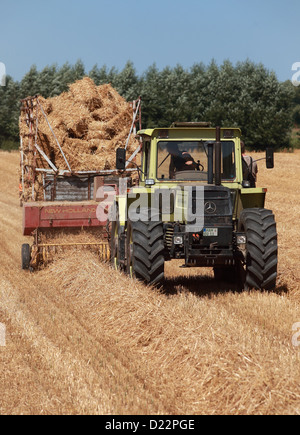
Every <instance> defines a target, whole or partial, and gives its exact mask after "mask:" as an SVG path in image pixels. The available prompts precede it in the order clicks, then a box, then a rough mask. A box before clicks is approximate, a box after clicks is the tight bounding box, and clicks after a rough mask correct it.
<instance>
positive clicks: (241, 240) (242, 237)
mask: <svg viewBox="0 0 300 435" xmlns="http://www.w3.org/2000/svg"><path fill="white" fill-rule="evenodd" d="M236 243H237V245H246V243H247V237H246V236H245V235H240V236H237V238H236Z"/></svg>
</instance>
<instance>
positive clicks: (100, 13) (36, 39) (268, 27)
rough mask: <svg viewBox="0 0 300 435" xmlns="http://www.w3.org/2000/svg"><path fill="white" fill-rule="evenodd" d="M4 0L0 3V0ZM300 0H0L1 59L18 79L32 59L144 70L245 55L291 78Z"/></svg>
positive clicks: (299, 55) (298, 52) (299, 50)
mask: <svg viewBox="0 0 300 435" xmlns="http://www.w3.org/2000/svg"><path fill="white" fill-rule="evenodd" d="M1 3H2V4H1ZM299 18H300V1H299V0H285V1H283V0H281V1H279V0H260V1H259V0H251V1H249V0H148V1H145V0H123V1H122V0H84V1H79V0H51V1H47V2H46V1H45V0H10V1H5V3H4V0H0V62H3V63H5V65H6V71H7V74H9V75H11V76H12V77H13V78H14V79H16V80H20V79H21V78H22V77H23V76H24V74H25V73H26V72H27V71H28V70H29V68H30V66H31V65H33V64H36V65H37V67H38V69H39V70H41V69H43V68H44V67H45V66H46V65H52V64H55V63H56V64H58V65H59V66H61V65H62V64H64V63H65V62H67V61H68V62H70V63H71V64H74V63H75V62H76V61H77V60H78V59H82V61H83V62H84V64H85V66H86V69H87V71H89V70H90V69H91V68H92V67H93V66H94V65H95V64H98V66H102V65H104V64H105V65H107V67H109V68H111V67H113V66H115V67H116V68H117V69H119V70H121V69H122V68H123V67H124V66H125V64H126V62H127V60H131V61H132V62H133V63H134V65H135V67H136V70H137V72H138V74H142V73H143V72H144V71H145V70H146V69H147V68H148V67H149V66H150V65H152V64H153V63H156V65H157V67H158V68H159V69H163V68H164V67H165V66H175V65H176V64H181V65H182V66H183V67H185V68H189V67H191V66H192V65H193V64H194V63H198V62H203V63H204V64H209V63H210V61H211V60H212V59H215V60H216V62H217V63H218V64H221V63H222V62H223V61H224V60H225V59H229V60H231V61H232V62H233V63H234V64H235V63H236V62H238V61H243V60H246V59H250V60H252V61H254V62H256V63H260V62H261V63H263V64H264V65H265V66H266V67H267V68H268V69H270V70H272V71H275V73H276V74H277V77H278V79H279V80H287V79H291V77H292V74H293V73H292V72H291V69H292V64H293V63H295V62H300V25H299Z"/></svg>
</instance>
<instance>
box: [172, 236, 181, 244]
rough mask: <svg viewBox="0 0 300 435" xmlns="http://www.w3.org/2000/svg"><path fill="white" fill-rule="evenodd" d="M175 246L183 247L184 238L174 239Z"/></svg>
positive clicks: (176, 237)
mask: <svg viewBox="0 0 300 435" xmlns="http://www.w3.org/2000/svg"><path fill="white" fill-rule="evenodd" d="M174 245H183V237H182V236H175V237H174Z"/></svg>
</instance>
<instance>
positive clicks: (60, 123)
mask: <svg viewBox="0 0 300 435" xmlns="http://www.w3.org/2000/svg"><path fill="white" fill-rule="evenodd" d="M39 102H40V104H41V106H42V107H43V110H44V112H45V113H46V115H47V119H48V122H49V123H50V125H51V128H52V130H53V132H51V130H50V128H49V125H48V122H47V120H46V119H45V117H44V115H43V113H42V111H41V110H40V109H39V107H38V105H37V103H34V114H35V113H37V115H38V116H37V123H36V124H35V125H34V131H33V132H32V133H33V137H31V138H30V135H29V126H28V120H27V118H26V113H25V112H22V113H21V117H20V125H19V127H20V136H21V137H22V139H23V150H24V160H25V164H26V165H27V166H28V167H30V166H32V165H33V163H34V161H35V162H36V164H37V165H38V166H39V167H43V168H48V163H47V162H46V161H45V160H44V159H43V158H42V157H41V156H40V154H39V153H38V152H37V151H36V150H35V147H34V143H35V140H36V143H37V145H38V146H39V147H40V148H41V149H42V150H43V151H44V153H45V154H46V155H47V156H48V158H49V159H50V160H51V162H52V163H53V164H54V165H55V166H56V167H57V168H58V169H66V162H65V159H64V157H63V156H62V153H61V151H60V149H59V146H58V144H57V141H58V143H59V145H60V147H61V148H62V150H63V152H64V154H65V156H66V158H67V160H68V162H69V164H70V166H71V169H72V170H73V171H86V170H103V169H113V168H114V167H115V151H116V149H117V148H118V147H122V146H123V147H124V146H125V143H126V141H127V137H128V135H129V131H130V127H131V124H132V107H131V105H130V104H129V103H127V102H126V100H125V99H124V98H123V97H121V96H120V95H119V94H118V92H117V91H116V90H115V89H114V88H113V87H112V86H111V85H110V84H105V85H101V86H96V85H95V83H94V82H93V80H91V79H90V78H88V77H85V78H84V79H83V80H79V81H77V82H76V83H74V84H72V85H70V86H69V91H68V92H64V93H62V94H61V95H59V96H57V97H54V98H49V99H45V98H43V97H39ZM36 133H37V134H36ZM137 146H138V142H137V141H136V140H135V138H134V137H132V138H131V139H130V141H129V144H128V152H129V153H130V152H133V151H134V150H135V149H136V148H137ZM34 159H35V160H34ZM36 184H37V186H35V190H36V192H37V196H40V195H41V194H40V193H39V190H41V184H40V183H36ZM31 195H32V192H30V194H29V196H30V197H31ZM27 196H28V195H27Z"/></svg>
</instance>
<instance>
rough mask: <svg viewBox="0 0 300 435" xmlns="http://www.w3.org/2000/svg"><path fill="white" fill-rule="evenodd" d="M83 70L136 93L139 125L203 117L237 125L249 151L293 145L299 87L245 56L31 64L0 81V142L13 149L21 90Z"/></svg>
mask: <svg viewBox="0 0 300 435" xmlns="http://www.w3.org/2000/svg"><path fill="white" fill-rule="evenodd" d="M84 76H89V77H91V78H92V79H93V80H94V81H95V83H96V85H101V84H104V83H111V85H112V86H113V87H114V88H115V89H116V90H117V91H118V92H119V94H120V95H122V96H123V97H124V98H125V99H126V100H127V101H130V100H134V99H137V98H138V97H139V96H141V97H142V121H143V128H148V127H149V128H151V127H168V126H170V125H171V124H172V122H174V121H209V122H211V123H212V125H213V126H216V125H220V126H223V127H240V128H241V130H242V133H243V139H244V141H245V142H246V144H247V146H248V147H249V148H251V149H257V150H258V149H260V150H261V149H265V147H267V146H272V147H274V148H276V149H279V148H286V147H290V146H295V144H296V143H297V142H295V140H293V139H292V136H291V133H292V129H293V127H295V126H298V125H300V87H299V88H296V87H294V86H293V85H292V84H291V82H290V81H286V82H279V81H278V79H277V77H276V75H275V73H273V72H272V71H269V70H268V69H267V68H265V67H264V65H262V64H255V63H253V62H251V61H245V62H238V63H237V64H236V65H233V64H232V63H231V62H230V61H225V62H223V64H222V65H220V66H218V65H217V64H216V62H215V61H212V62H211V63H210V64H209V65H204V64H203V63H197V64H194V65H193V66H192V67H191V68H188V69H185V68H183V67H182V66H181V65H177V66H176V67H172V68H171V67H166V68H164V69H163V70H159V69H158V68H157V66H156V65H155V64H153V65H151V66H150V67H149V68H148V69H147V70H146V71H145V72H144V73H143V74H141V75H138V74H137V72H136V69H135V67H134V64H133V63H132V62H130V61H128V62H127V64H126V65H125V67H124V68H123V70H121V71H118V70H117V69H116V68H114V67H113V68H110V69H109V68H107V66H105V65H104V66H102V67H98V65H95V66H94V67H93V68H92V70H91V71H89V72H87V71H86V69H85V66H84V64H83V62H82V61H81V60H79V61H78V62H76V64H75V65H70V64H69V63H66V64H64V65H63V66H61V67H58V66H57V65H50V66H46V67H45V68H44V69H43V70H42V71H38V69H37V67H36V66H35V65H33V66H32V67H31V68H30V70H29V72H28V73H27V74H26V75H25V76H24V77H23V79H22V80H21V81H15V80H14V79H13V78H12V77H9V76H8V77H7V81H6V86H5V87H0V148H1V147H2V148H6V149H8V148H16V147H18V140H19V132H18V118H19V113H20V100H21V99H23V98H26V97H28V96H34V95H37V94H39V95H42V96H43V97H45V98H49V97H54V96H57V95H59V94H61V93H62V92H65V91H67V90H68V85H69V84H71V83H74V82H75V81H76V80H80V79H82V78H83V77H84Z"/></svg>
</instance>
